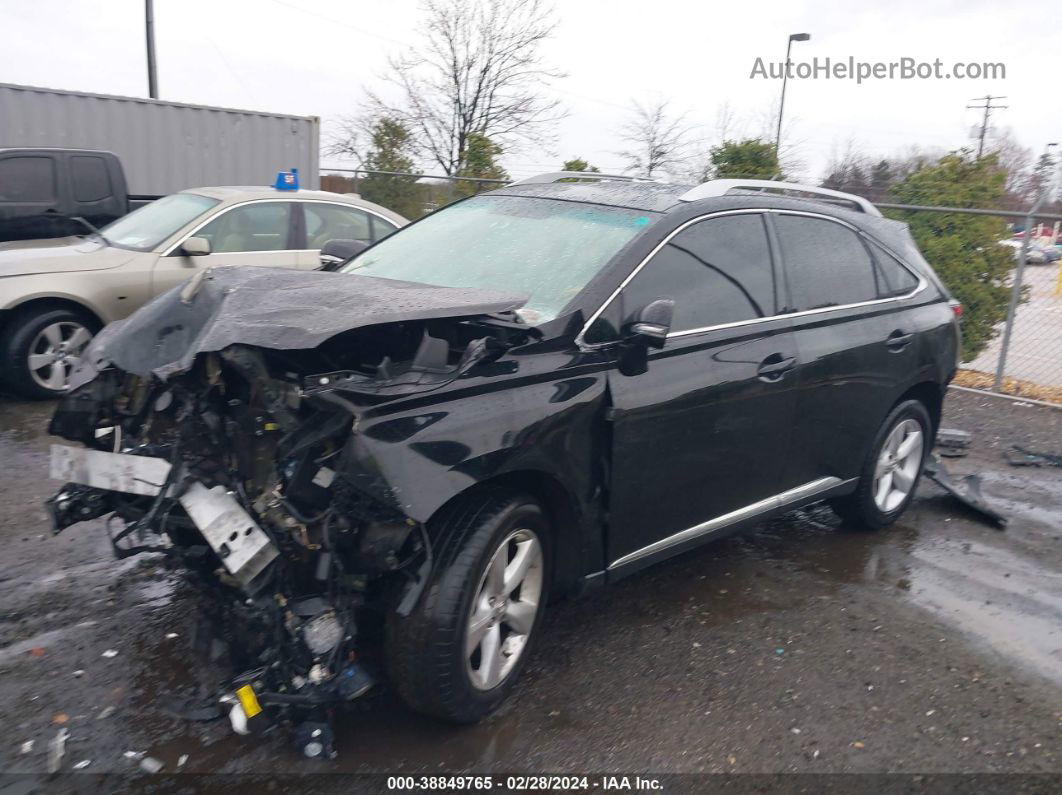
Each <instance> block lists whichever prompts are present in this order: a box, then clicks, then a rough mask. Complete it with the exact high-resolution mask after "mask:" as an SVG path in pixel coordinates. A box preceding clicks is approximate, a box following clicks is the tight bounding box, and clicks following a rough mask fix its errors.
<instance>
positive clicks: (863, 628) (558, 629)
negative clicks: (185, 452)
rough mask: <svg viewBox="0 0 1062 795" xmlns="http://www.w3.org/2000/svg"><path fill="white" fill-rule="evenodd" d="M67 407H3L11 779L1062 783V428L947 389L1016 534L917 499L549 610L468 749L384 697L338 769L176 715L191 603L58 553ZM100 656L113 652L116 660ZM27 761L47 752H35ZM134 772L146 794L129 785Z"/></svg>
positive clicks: (341, 731) (1, 526)
mask: <svg viewBox="0 0 1062 795" xmlns="http://www.w3.org/2000/svg"><path fill="white" fill-rule="evenodd" d="M49 414H50V406H49V405H47V404H24V403H17V402H14V401H11V400H8V399H6V398H0V491H2V493H0V543H2V544H3V553H2V554H0V605H2V607H0V725H3V727H4V732H3V739H2V740H0V771H4V772H19V771H21V772H33V773H39V772H42V771H43V770H44V769H45V760H46V754H47V750H46V746H47V743H48V740H49V739H50V738H52V737H53V736H54V735H55V734H56V732H57V730H58V729H59V728H60V727H61V726H62V727H65V728H66V729H67V730H68V732H69V739H68V741H67V746H66V756H65V758H64V760H63V764H62V769H63V770H64V771H69V770H71V769H72V768H73V766H74V765H75V764H77V763H78V762H80V761H82V760H89V761H90V764H89V765H88V766H87V767H86V768H84V770H85V772H89V773H91V772H96V773H99V772H116V773H134V772H135V770H136V766H137V762H136V761H135V760H130V759H128V758H126V757H125V756H124V754H125V752H127V751H132V752H138V753H139V752H147V753H148V754H150V755H151V756H154V757H156V758H158V759H159V760H161V761H162V762H164V763H165V765H166V767H165V768H164V772H173V771H175V770H176V769H177V763H178V760H179V759H180V757H182V756H183V755H187V761H186V763H185V764H184V766H183V767H182V768H181V771H182V772H185V771H187V772H230V773H245V772H254V773H266V774H275V773H294V774H296V775H299V774H310V773H317V772H322V771H325V772H343V771H379V772H387V773H402V774H412V773H429V774H431V773H441V772H475V773H486V772H494V773H514V772H568V773H587V772H598V773H601V772H610V771H615V772H621V773H627V774H634V773H639V772H653V773H665V772H692V771H708V772H715V771H720V772H757V773H779V772H823V773H824V772H868V771H875V772H883V771H904V772H921V773H931V772H958V771H962V772H1056V773H1062V742H1060V737H1062V687H1060V686H1062V469H1050V468H1044V469H1031V468H1022V469H1018V468H1013V467H1010V466H1008V465H1007V464H1006V462H1005V461H1004V459H1003V451H1004V450H1005V449H1007V448H1008V447H1009V446H1010V445H1011V444H1015V443H1016V444H1022V445H1025V446H1027V447H1030V448H1033V449H1038V450H1044V451H1049V452H1054V453H1062V411H1059V410H1053V409H1048V408H1040V407H1036V406H1030V405H1027V404H1026V405H1021V404H1016V403H1014V402H1013V401H1010V400H1001V399H998V398H989V397H985V396H981V395H975V394H970V393H962V392H953V393H952V394H951V395H950V396H949V399H948V403H947V407H946V422H945V424H946V425H948V426H950V427H959V428H963V429H965V430H969V431H971V432H973V434H974V442H973V448H972V450H971V452H970V454H969V455H968V456H967V457H966V458H963V459H959V460H957V461H955V462H954V463H951V468H952V470H953V471H956V472H959V473H966V472H978V473H980V474H981V475H982V476H983V478H984V491H985V493H986V495H988V496H990V497H991V498H992V499H993V500H994V501H995V502H996V503H997V504H998V505H999V506H1001V507H1002V508H1003V509H1004V510H1005V511H1007V512H1008V513H1010V514H1011V516H1012V521H1011V524H1010V526H1009V528H1008V529H1007V530H1006V531H1005V532H1000V531H998V530H995V529H993V528H992V527H990V526H988V525H986V524H983V523H982V522H980V521H978V520H977V519H976V518H975V517H973V516H972V515H971V514H968V513H966V512H965V511H964V510H963V509H962V508H960V507H958V506H956V505H955V504H954V503H952V502H951V501H950V500H949V499H948V498H946V497H944V496H943V492H941V491H940V490H939V489H938V488H937V487H936V486H934V485H933V484H931V483H927V482H923V484H922V486H921V487H920V490H919V496H918V499H917V501H916V502H915V504H914V505H913V507H912V509H911V510H910V511H909V512H908V514H907V515H906V516H905V517H904V520H903V521H902V523H901V524H899V525H897V526H895V527H893V528H891V529H889V530H887V531H884V532H880V533H862V532H855V531H852V530H846V529H844V528H843V527H838V520H837V519H835V518H834V516H833V514H832V513H831V512H830V511H829V510H827V509H815V510H812V511H809V512H802V513H796V514H792V515H790V516H787V517H785V518H783V519H781V520H778V521H775V522H772V523H770V524H768V525H764V526H762V527H760V528H758V529H757V530H755V531H754V532H752V533H750V534H747V535H744V536H742V537H740V538H734V539H728V540H725V541H721V542H718V543H716V544H714V545H710V546H708V547H704V548H702V549H700V550H697V551H695V552H692V553H690V554H687V555H685V556H683V557H681V558H678V559H676V560H673V561H671V562H668V563H665V564H662V565H660V566H657V567H655V568H653V569H651V570H648V571H646V572H644V573H642V574H640V575H636V576H634V577H631V578H629V579H627V580H624V581H623V582H621V583H619V584H617V585H615V586H613V587H611V588H607V589H605V590H603V591H599V592H597V593H595V594H592V595H590V596H589V597H586V598H584V599H581V600H576V601H572V602H567V603H563V604H559V605H555V606H554V607H553V609H552V611H551V613H550V614H549V615H548V616H547V620H546V622H545V625H544V630H543V632H542V635H541V637H540V638H539V643H538V646H537V649H536V650H535V653H534V655H533V658H532V659H531V661H530V664H529V666H528V669H527V670H526V672H525V675H524V677H523V680H522V682H521V683H520V686H519V687H518V689H517V691H516V694H515V698H513V699H512V700H511V701H510V702H509V703H508V704H507V705H506V706H505V707H504V708H503V710H502V711H501V712H500V713H499V714H497V715H495V716H493V717H492V718H491V719H489V720H487V721H486V722H484V723H482V724H480V725H477V726H473V727H463V728H455V727H453V726H448V725H443V724H439V723H437V722H434V721H432V720H429V719H425V718H421V717H419V716H417V715H414V714H412V713H410V712H409V711H408V710H406V709H405V708H404V707H403V706H402V705H401V704H400V703H399V702H398V700H397V698H396V697H395V696H394V695H393V694H392V693H391V692H390V691H389V690H388V689H387V687H386V685H385V686H382V687H380V688H378V690H377V691H375V692H374V693H372V694H370V695H369V696H367V697H366V698H364V699H362V700H361V701H360V702H358V703H357V704H355V705H353V706H352V707H351V708H350V709H349V710H348V711H347V712H346V713H345V714H343V715H342V716H341V717H340V718H339V720H338V727H337V729H338V748H339V758H338V759H337V760H335V761H333V762H315V761H309V760H305V759H302V758H301V757H299V756H298V755H297V753H296V752H295V750H294V748H293V747H292V746H291V745H290V744H289V743H288V741H287V735H286V734H285V733H283V732H276V733H274V734H271V735H267V736H265V737H261V738H246V737H237V736H234V735H232V734H231V732H230V730H229V728H228V725H227V722H214V723H189V722H186V721H184V720H181V719H178V718H175V717H173V716H172V714H170V711H171V710H172V709H173V708H174V707H175V706H176V705H178V704H179V703H181V701H182V699H187V698H191V697H194V696H195V695H196V692H197V691H196V686H197V685H196V681H197V680H196V676H195V668H196V666H198V665H199V662H197V658H196V657H195V656H194V655H193V654H192V652H191V645H192V640H191V639H192V635H193V625H194V623H195V620H194V616H195V609H196V597H195V594H194V593H193V592H192V591H191V590H190V588H189V587H188V586H187V585H185V584H184V583H183V582H182V581H181V579H180V577H178V576H175V575H173V574H171V573H169V572H168V571H167V570H166V569H165V568H164V567H163V566H162V565H161V564H160V563H159V562H158V561H157V560H153V559H150V558H133V559H130V560H127V561H125V562H121V563H119V562H116V561H114V560H113V559H112V557H111V554H110V549H109V546H108V543H107V541H106V539H105V537H104V535H103V525H102V523H101V522H93V523H91V524H87V525H82V526H78V527H75V528H72V529H70V530H68V531H66V532H65V533H64V534H63V535H61V536H59V537H52V536H51V534H50V532H49V529H48V527H47V523H46V518H45V512H44V510H43V508H42V505H41V502H42V500H43V499H44V498H45V497H46V496H49V495H50V494H51V493H52V492H53V491H54V489H55V488H56V487H57V485H58V484H54V483H52V482H50V481H49V480H48V479H47V453H48V445H49V444H50V442H51V440H50V439H49V437H48V436H47V434H46V432H45V425H46V422H47V417H48V416H49ZM108 650H113V651H115V652H117V653H116V654H115V655H114V656H111V657H105V656H103V653H104V652H105V651H108ZM26 741H32V742H33V747H32V750H29V751H28V752H26V753H22V745H23V743H24V742H26ZM138 775H142V774H138Z"/></svg>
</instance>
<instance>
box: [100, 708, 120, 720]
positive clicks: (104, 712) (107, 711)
mask: <svg viewBox="0 0 1062 795" xmlns="http://www.w3.org/2000/svg"><path fill="white" fill-rule="evenodd" d="M116 710H117V707H113V706H111V707H104V708H103V709H101V710H100V711H99V714H98V715H97V716H96V720H106V719H107V718H109V717H111V715H113V714H114V713H115V711H116Z"/></svg>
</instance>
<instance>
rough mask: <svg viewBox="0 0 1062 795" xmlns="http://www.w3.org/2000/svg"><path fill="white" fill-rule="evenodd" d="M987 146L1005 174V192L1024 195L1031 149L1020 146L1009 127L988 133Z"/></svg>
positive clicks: (1027, 181)
mask: <svg viewBox="0 0 1062 795" xmlns="http://www.w3.org/2000/svg"><path fill="white" fill-rule="evenodd" d="M987 148H988V151H989V152H990V153H991V152H994V153H995V154H996V157H997V158H998V160H999V167H1000V168H1002V169H1003V171H1004V172H1006V174H1007V182H1006V190H1007V192H1008V193H1014V194H1019V195H1023V196H1024V195H1025V189H1026V188H1027V187H1028V183H1029V175H1030V173H1031V171H1032V165H1033V151H1032V149H1030V148H1029V147H1027V146H1022V144H1021V142H1020V141H1018V139H1017V137H1016V136H1015V135H1014V132H1013V131H1012V130H1011V129H1010V128H1009V127H1006V128H1004V129H1002V130H1000V131H999V132H996V131H994V130H993V132H992V133H990V137H989V140H988V147H987Z"/></svg>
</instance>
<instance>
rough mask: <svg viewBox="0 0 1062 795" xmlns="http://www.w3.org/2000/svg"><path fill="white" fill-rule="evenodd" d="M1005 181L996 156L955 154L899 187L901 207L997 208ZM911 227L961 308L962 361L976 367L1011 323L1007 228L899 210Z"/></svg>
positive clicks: (983, 220)
mask: <svg viewBox="0 0 1062 795" xmlns="http://www.w3.org/2000/svg"><path fill="white" fill-rule="evenodd" d="M1005 182H1006V175H1005V174H1004V173H1003V171H1002V169H1000V168H999V164H998V163H997V162H996V156H995V155H994V154H993V155H988V156H986V157H982V158H980V159H976V158H974V157H973V156H972V155H971V154H970V153H969V152H967V151H960V152H953V153H952V154H949V155H945V156H944V157H942V158H940V160H938V161H937V162H936V163H933V164H928V165H924V166H923V167H922V168H920V169H918V170H917V171H914V172H912V173H911V174H909V175H908V176H907V177H906V178H905V179H904V180H903V181H902V182H900V183H898V184H896V185H895V186H893V188H892V196H894V197H895V199H896V201H897V202H898V203H900V204H927V205H943V206H946V207H971V208H973V207H979V208H991V207H995V206H997V205H998V202H999V200H1000V199H1001V198H1002V196H1003V191H1004V183H1005ZM890 214H891V215H893V216H894V217H896V218H898V219H900V220H902V221H906V222H907V224H908V225H909V226H910V228H911V234H912V235H913V236H914V239H915V241H916V242H917V243H918V247H919V248H920V249H921V250H922V254H923V255H924V256H925V258H926V259H927V260H928V261H929V263H930V264H931V265H932V266H933V269H934V270H935V271H936V272H937V275H938V276H940V278H941V280H943V282H944V284H946V285H947V287H948V289H949V290H951V292H952V294H953V295H954V296H955V298H957V299H958V300H959V301H961V302H962V306H963V314H962V336H963V341H962V342H963V347H962V358H963V361H970V360H971V359H973V358H974V357H976V356H977V354H978V353H980V352H981V351H982V350H984V348H985V346H986V345H988V343H989V342H990V341H991V340H992V338H993V337H995V336H996V334H997V333H998V331H997V327H998V326H999V324H1000V323H1001V322H1002V321H1003V320H1004V319H1005V318H1006V316H1007V305H1008V303H1009V300H1010V278H1011V271H1012V270H1013V268H1014V258H1013V255H1012V254H1011V252H1010V251H1009V250H1008V249H1005V248H1003V247H1002V246H1000V245H998V241H999V240H1002V239H1003V238H1004V237H1006V234H1007V228H1006V223H1005V222H1004V221H1003V219H1002V218H997V217H993V216H990V215H960V214H957V213H939V212H924V211H922V212H916V211H894V212H892V213H890Z"/></svg>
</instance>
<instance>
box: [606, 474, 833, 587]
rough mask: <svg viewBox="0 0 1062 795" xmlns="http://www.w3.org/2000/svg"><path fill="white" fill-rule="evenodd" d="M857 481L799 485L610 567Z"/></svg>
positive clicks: (629, 555) (649, 546)
mask: <svg viewBox="0 0 1062 795" xmlns="http://www.w3.org/2000/svg"><path fill="white" fill-rule="evenodd" d="M852 480H853V479H849V480H841V478H838V477H823V478H819V479H818V480H812V481H810V482H808V483H805V484H803V485H802V486H797V487H795V488H792V489H788V490H787V491H783V492H781V493H779V494H775V495H773V496H771V497H767V498H765V499H762V500H758V501H756V502H754V503H752V504H751V505H746V506H744V507H742V508H738V509H736V510H733V511H730V512H729V513H724V514H723V515H722V516H717V517H715V518H714V519H709V520H708V521H707V522H701V523H700V524H697V525H694V526H693V527H688V528H686V529H685V530H679V531H678V532H677V533H673V534H672V535H669V536H667V537H665V538H661V539H659V540H658V541H654V542H653V543H652V544H647V545H646V546H644V547H641V548H640V549H636V550H634V551H633V552H628V553H627V554H626V555H623V556H622V557H620V558H617V559H616V560H614V561H612V562H611V563H610V564H608V570H609V571H613V570H615V569H618V568H619V567H620V566H624V565H626V564H628V563H633V562H634V561H636V560H641V559H642V558H644V557H648V556H649V555H653V554H655V553H657V552H662V551H663V550H666V549H670V548H671V547H673V546H677V545H678V544H681V543H683V542H685V541H691V540H693V539H695V538H699V537H701V536H703V535H707V534H708V533H711V532H712V531H714V530H722V529H723V528H725V527H728V526H730V525H732V524H735V523H737V522H740V521H743V520H745V519H751V518H753V517H755V516H757V515H759V514H762V513H766V512H767V511H770V510H774V509H775V508H782V507H785V506H787V505H791V504H796V503H799V502H802V501H804V500H807V499H810V498H812V497H814V496H816V495H817V494H822V493H824V492H826V491H829V490H830V489H832V488H835V487H837V486H843V485H845V484H847V483H851V482H852Z"/></svg>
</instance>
